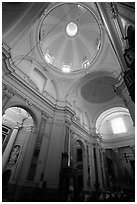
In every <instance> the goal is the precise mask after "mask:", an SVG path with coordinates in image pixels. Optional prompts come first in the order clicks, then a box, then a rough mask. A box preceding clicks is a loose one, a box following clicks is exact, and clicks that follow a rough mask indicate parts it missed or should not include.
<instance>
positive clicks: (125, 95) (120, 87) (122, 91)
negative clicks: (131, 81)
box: [114, 78, 135, 125]
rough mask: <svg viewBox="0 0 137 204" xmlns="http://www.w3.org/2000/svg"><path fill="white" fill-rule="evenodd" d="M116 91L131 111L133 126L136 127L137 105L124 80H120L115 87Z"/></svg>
mask: <svg viewBox="0 0 137 204" xmlns="http://www.w3.org/2000/svg"><path fill="white" fill-rule="evenodd" d="M114 90H115V92H116V94H117V95H118V96H119V97H121V98H122V99H123V101H124V103H125V106H126V107H127V109H128V110H129V113H130V115H131V118H132V121H133V124H134V125H135V104H134V102H133V101H132V99H131V97H130V95H129V92H128V89H127V87H126V85H125V82H124V80H123V78H121V79H120V81H119V83H117V84H115V85H114Z"/></svg>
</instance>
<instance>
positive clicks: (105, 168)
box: [102, 149, 109, 188]
mask: <svg viewBox="0 0 137 204" xmlns="http://www.w3.org/2000/svg"><path fill="white" fill-rule="evenodd" d="M102 155H103V161H104V172H105V184H106V186H105V187H106V188H107V187H109V179H108V169H107V161H106V149H102Z"/></svg>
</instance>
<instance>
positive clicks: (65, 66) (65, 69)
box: [61, 64, 71, 73]
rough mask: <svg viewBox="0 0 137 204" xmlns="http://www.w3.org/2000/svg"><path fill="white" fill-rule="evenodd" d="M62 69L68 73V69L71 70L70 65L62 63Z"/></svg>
mask: <svg viewBox="0 0 137 204" xmlns="http://www.w3.org/2000/svg"><path fill="white" fill-rule="evenodd" d="M61 68H62V71H63V72H65V73H69V72H70V70H71V67H70V65H65V64H64V65H62V67H61Z"/></svg>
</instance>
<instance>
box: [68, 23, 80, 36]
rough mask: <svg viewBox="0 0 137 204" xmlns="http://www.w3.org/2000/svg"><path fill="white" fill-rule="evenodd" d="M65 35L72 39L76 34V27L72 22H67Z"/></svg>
mask: <svg viewBox="0 0 137 204" xmlns="http://www.w3.org/2000/svg"><path fill="white" fill-rule="evenodd" d="M66 33H67V35H68V36H70V37H74V36H76V35H77V33H78V26H77V24H76V23H74V22H73V21H71V22H69V23H68V24H67V26H66Z"/></svg>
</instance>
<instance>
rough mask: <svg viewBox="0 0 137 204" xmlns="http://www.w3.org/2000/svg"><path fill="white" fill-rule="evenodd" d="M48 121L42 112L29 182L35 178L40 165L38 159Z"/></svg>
mask: <svg viewBox="0 0 137 204" xmlns="http://www.w3.org/2000/svg"><path fill="white" fill-rule="evenodd" d="M47 119H48V116H47V113H45V112H42V113H41V122H40V125H39V131H38V136H37V140H36V144H35V148H34V152H33V156H32V161H31V165H30V170H29V174H28V179H29V180H33V179H34V177H35V173H36V168H37V164H38V158H39V154H40V148H41V143H42V138H43V132H44V128H45V125H46V121H47ZM38 174H39V172H38Z"/></svg>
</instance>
